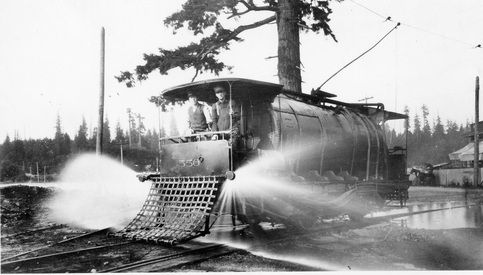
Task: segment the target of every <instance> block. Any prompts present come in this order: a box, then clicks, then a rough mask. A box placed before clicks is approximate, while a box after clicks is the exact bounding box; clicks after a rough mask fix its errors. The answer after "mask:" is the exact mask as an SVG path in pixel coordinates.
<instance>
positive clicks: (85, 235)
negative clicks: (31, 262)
mask: <svg viewBox="0 0 483 275" xmlns="http://www.w3.org/2000/svg"><path fill="white" fill-rule="evenodd" d="M109 229H110V228H109V227H108V228H104V229H100V230H97V231H93V232H88V233H85V234H82V235H79V236H75V237H72V238H69V239H66V240H62V241H58V242H55V243H53V244H49V245H45V246H41V247H39V248H36V249H33V250H29V251H26V252H23V253H20V254H17V255H14V256H10V257H7V258H4V259H2V260H1V262H2V265H4V262H5V261H8V260H11V259H15V258H18V257H20V256H24V255H27V254H30V253H33V252H36V251H39V250H42V249H46V248H50V247H53V246H55V245H58V244H63V243H67V242H71V241H74V240H77V239H81V238H85V237H88V236H92V235H95V234H98V233H103V232H106V231H108V230H109ZM9 263H10V262H7V263H5V264H9Z"/></svg>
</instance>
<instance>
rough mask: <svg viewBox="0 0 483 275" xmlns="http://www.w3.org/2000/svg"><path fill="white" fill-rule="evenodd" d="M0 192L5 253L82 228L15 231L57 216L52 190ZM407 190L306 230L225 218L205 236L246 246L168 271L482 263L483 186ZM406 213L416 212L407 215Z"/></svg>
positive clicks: (467, 266)
mask: <svg viewBox="0 0 483 275" xmlns="http://www.w3.org/2000/svg"><path fill="white" fill-rule="evenodd" d="M0 192H1V195H2V201H1V204H2V212H1V213H2V216H1V222H2V228H1V229H2V232H1V234H2V242H1V254H2V258H5V257H6V256H9V255H15V254H17V253H20V252H22V251H29V250H31V249H32V248H34V247H40V246H42V245H45V244H48V243H49V242H52V240H55V239H63V238H68V236H69V235H70V234H76V233H78V231H79V230H80V229H77V228H65V227H63V228H60V229H59V230H56V231H49V232H50V233H48V234H47V233H45V234H37V235H36V236H35V238H29V237H28V236H25V235H15V234H16V232H21V231H25V230H28V229H32V228H40V227H43V226H45V225H47V224H51V223H52V221H51V220H50V219H49V215H48V212H46V209H45V208H44V207H43V205H44V202H45V200H46V199H47V198H48V197H49V196H50V195H51V194H52V192H54V191H53V189H51V188H38V187H28V188H27V187H24V188H19V187H10V188H2V189H0ZM409 192H410V193H409V196H410V199H409V201H408V205H407V207H405V208H402V209H401V208H399V207H398V206H397V204H396V203H395V204H394V205H392V204H390V205H388V206H387V207H385V208H384V209H383V210H381V211H378V212H374V213H372V214H370V215H367V216H366V218H365V219H364V220H363V221H362V222H354V221H350V220H349V219H347V218H345V217H343V216H342V217H339V218H337V219H332V220H325V221H321V222H320V224H318V227H317V228H316V229H315V230H310V231H304V232H301V231H291V230H289V229H287V228H286V227H285V226H284V225H282V224H273V225H272V224H269V223H262V224H260V227H259V228H258V229H256V230H243V229H242V228H237V230H235V231H233V230H232V228H231V227H230V226H229V225H228V226H227V224H223V222H221V223H219V224H217V225H215V226H214V227H213V229H212V234H210V235H208V236H207V237H204V238H200V239H199V241H201V242H212V241H216V242H223V243H227V244H229V245H232V246H236V247H241V248H243V249H244V252H239V253H235V254H231V255H227V256H222V257H219V258H216V259H212V260H208V261H203V262H201V263H196V264H190V265H185V266H183V267H177V268H175V269H172V270H169V272H191V271H197V272H200V271H202V272H205V271H211V272H238V271H241V272H258V271H316V270H483V230H481V228H482V226H483V217H482V205H481V204H483V190H481V189H454V188H437V187H411V188H410V189H409ZM439 209H444V210H439ZM407 214H415V215H412V216H401V215H407ZM221 221H222V219H221ZM228 224H229V223H228ZM6 236H8V237H9V238H5V237H6ZM150 249H152V248H150ZM136 251H137V252H135V251H134V252H133V254H132V255H130V257H135V258H136V259H137V258H142V257H143V256H144V255H145V254H147V253H148V252H149V251H143V249H142V248H141V249H138V250H136ZM106 262H109V261H106ZM85 264H86V267H85V268H84V269H81V270H85V272H88V271H89V270H91V269H89V266H88V262H87V263H85ZM60 270H61V269H58V271H57V272H61V271H60Z"/></svg>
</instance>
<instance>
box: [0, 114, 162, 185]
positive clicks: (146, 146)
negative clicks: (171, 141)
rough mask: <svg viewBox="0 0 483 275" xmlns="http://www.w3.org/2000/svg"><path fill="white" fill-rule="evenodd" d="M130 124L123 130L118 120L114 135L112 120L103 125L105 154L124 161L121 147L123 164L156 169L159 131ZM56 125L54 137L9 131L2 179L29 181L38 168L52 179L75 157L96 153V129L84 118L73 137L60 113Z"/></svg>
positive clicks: (1, 158)
mask: <svg viewBox="0 0 483 275" xmlns="http://www.w3.org/2000/svg"><path fill="white" fill-rule="evenodd" d="M133 123H134V121H133ZM130 126H131V127H130V128H131V131H130V132H128V131H126V132H124V131H123V130H122V129H121V127H120V123H118V124H117V125H116V129H115V133H116V134H115V137H114V138H113V139H112V138H111V134H110V126H109V121H108V120H106V121H105V122H104V125H103V150H102V154H103V155H107V156H110V157H112V158H115V159H118V160H119V161H121V147H122V160H123V163H124V165H127V166H129V167H130V168H132V169H133V170H135V171H145V170H154V169H155V167H156V161H157V159H156V158H157V157H158V133H157V132H156V131H155V130H153V131H151V130H148V131H145V130H144V127H142V125H141V127H139V125H138V126H137V127H136V125H135V124H131V125H130ZM55 129H56V130H55V136H54V138H53V139H51V138H44V139H28V140H21V139H19V137H18V134H15V136H14V137H13V140H12V139H11V138H10V137H9V136H8V135H7V137H6V138H5V140H4V142H3V143H2V145H0V182H10V181H11V182H23V181H28V180H29V179H30V177H31V175H32V176H36V175H37V172H38V174H39V175H40V177H41V179H43V176H44V173H45V174H46V175H48V176H47V179H48V180H49V179H50V180H53V179H55V178H56V176H57V175H58V174H59V173H60V172H61V171H62V169H63V168H64V167H65V165H66V163H67V161H68V160H69V159H71V158H72V157H75V156H76V155H78V154H82V153H95V151H96V136H97V133H96V131H97V130H96V129H93V131H92V133H91V135H90V137H89V135H88V128H87V124H86V122H85V119H83V122H82V124H81V125H80V127H79V130H78V132H77V134H76V135H75V137H74V138H73V139H72V138H71V137H70V136H69V134H67V133H63V132H62V130H61V129H62V127H61V120H60V117H57V121H56V127H55ZM140 132H141V134H140Z"/></svg>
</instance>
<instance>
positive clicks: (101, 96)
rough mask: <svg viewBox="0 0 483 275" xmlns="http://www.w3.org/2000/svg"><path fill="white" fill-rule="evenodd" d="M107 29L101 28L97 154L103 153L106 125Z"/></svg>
mask: <svg viewBox="0 0 483 275" xmlns="http://www.w3.org/2000/svg"><path fill="white" fill-rule="evenodd" d="M104 52H105V31H104V27H102V28H101V66H100V67H101V70H100V80H99V86H100V89H99V121H98V123H97V140H96V155H101V154H102V132H103V126H104V59H105V54H104Z"/></svg>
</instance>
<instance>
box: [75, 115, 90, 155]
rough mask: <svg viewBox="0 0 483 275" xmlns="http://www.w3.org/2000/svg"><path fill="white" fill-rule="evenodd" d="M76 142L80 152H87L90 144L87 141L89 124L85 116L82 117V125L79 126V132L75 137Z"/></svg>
mask: <svg viewBox="0 0 483 275" xmlns="http://www.w3.org/2000/svg"><path fill="white" fill-rule="evenodd" d="M74 142H75V147H76V149H77V151H78V152H83V151H86V150H87V148H88V145H89V144H88V141H87V123H86V119H85V118H84V116H82V124H81V125H80V126H79V131H78V132H77V135H76V136H75V139H74Z"/></svg>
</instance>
